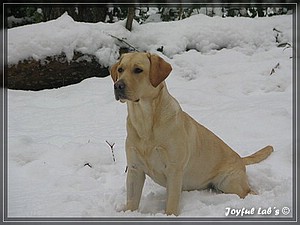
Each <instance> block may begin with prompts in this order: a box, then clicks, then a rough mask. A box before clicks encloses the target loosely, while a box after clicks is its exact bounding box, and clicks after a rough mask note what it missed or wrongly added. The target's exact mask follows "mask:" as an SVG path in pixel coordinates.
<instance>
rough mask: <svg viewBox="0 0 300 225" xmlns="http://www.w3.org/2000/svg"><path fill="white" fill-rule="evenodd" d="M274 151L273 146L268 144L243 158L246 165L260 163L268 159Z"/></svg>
mask: <svg viewBox="0 0 300 225" xmlns="http://www.w3.org/2000/svg"><path fill="white" fill-rule="evenodd" d="M273 151H274V149H273V147H272V146H270V145H268V146H266V147H264V148H262V149H261V150H259V151H257V152H255V153H253V154H252V155H249V156H246V157H244V158H242V159H243V162H244V164H245V165H250V164H255V163H259V162H260V161H262V160H264V159H266V158H267V157H268V156H269V155H271V153H272V152H273Z"/></svg>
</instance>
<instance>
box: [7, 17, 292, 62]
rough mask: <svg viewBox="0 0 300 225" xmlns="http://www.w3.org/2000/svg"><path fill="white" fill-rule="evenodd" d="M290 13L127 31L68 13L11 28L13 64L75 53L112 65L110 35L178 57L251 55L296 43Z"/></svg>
mask: <svg viewBox="0 0 300 225" xmlns="http://www.w3.org/2000/svg"><path fill="white" fill-rule="evenodd" d="M291 27H292V23H291V15H289V16H278V17H270V18H269V17H266V18H255V19H252V18H239V20H236V18H221V17H212V18H211V17H207V16H205V15H201V14H200V15H194V16H191V17H189V18H187V19H184V20H181V21H175V22H160V23H147V24H142V25H139V24H138V23H137V22H134V25H133V31H132V32H129V31H127V30H126V29H125V21H120V22H117V23H114V24H106V23H101V22H99V23H96V24H91V23H82V22H75V21H74V20H73V19H72V18H71V17H70V16H68V15H67V13H65V14H63V15H62V16H61V17H59V18H58V19H56V20H52V21H49V22H45V23H39V24H34V25H27V26H23V27H17V28H12V29H9V31H8V62H9V63H10V64H13V63H17V62H18V61H19V60H23V59H27V58H29V57H33V58H34V59H42V58H44V57H46V56H50V55H58V54H61V53H62V52H64V53H65V54H66V56H67V58H68V59H69V60H71V59H72V57H73V53H74V51H79V52H82V53H88V54H93V55H95V56H97V57H98V59H99V62H100V64H101V65H103V66H110V65H112V64H113V63H114V62H115V61H116V59H117V58H118V57H119V52H118V50H119V46H120V43H118V41H117V40H116V39H114V38H112V37H111V36H110V35H114V36H116V37H118V38H124V39H126V41H127V42H128V43H131V44H132V45H133V46H135V47H136V48H137V49H139V50H140V51H150V52H155V51H156V50H157V49H158V48H160V47H161V46H163V47H164V54H165V55H167V56H168V57H173V56H174V55H175V54H178V53H182V52H184V51H186V50H188V49H196V50H197V51H200V52H202V53H207V52H209V51H211V50H220V49H223V48H242V49H244V50H246V51H248V52H249V54H251V53H252V52H253V51H255V50H257V49H258V48H263V49H265V50H267V49H270V48H271V47H273V46H275V45H276V44H278V43H276V39H275V36H276V35H277V33H276V32H274V31H273V28H276V29H277V30H279V31H281V32H282V33H280V36H279V41H280V42H289V43H291V37H292V34H291Z"/></svg>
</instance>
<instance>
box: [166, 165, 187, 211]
mask: <svg viewBox="0 0 300 225" xmlns="http://www.w3.org/2000/svg"><path fill="white" fill-rule="evenodd" d="M182 178H183V172H182V171H178V170H176V169H175V168H170V169H169V174H168V177H167V204H166V214H167V215H172V214H174V215H176V216H178V214H179V201H180V197H181V190H182Z"/></svg>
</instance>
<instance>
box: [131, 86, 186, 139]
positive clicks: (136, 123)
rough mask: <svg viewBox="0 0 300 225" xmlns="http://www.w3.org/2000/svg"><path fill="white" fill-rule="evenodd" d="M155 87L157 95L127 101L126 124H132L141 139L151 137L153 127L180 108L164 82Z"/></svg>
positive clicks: (156, 126)
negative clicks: (137, 100) (136, 100)
mask: <svg viewBox="0 0 300 225" xmlns="http://www.w3.org/2000/svg"><path fill="white" fill-rule="evenodd" d="M157 88H159V89H158V90H159V91H158V95H157V96H156V97H154V98H145V99H140V101H139V102H127V107H128V118H127V125H128V126H132V128H134V129H135V130H136V132H137V134H138V136H139V137H140V138H141V139H151V135H154V134H153V128H154V127H155V128H156V129H157V128H159V126H160V125H163V123H162V121H166V120H168V119H172V118H173V117H174V116H176V114H177V113H178V111H179V110H181V108H180V105H179V104H178V102H177V101H176V100H175V99H174V98H173V97H172V96H171V95H170V94H169V92H168V90H167V87H166V84H165V82H163V83H161V84H160V85H159V86H158V87H157ZM174 105H175V107H174Z"/></svg>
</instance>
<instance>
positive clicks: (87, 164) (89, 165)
mask: <svg viewBox="0 0 300 225" xmlns="http://www.w3.org/2000/svg"><path fill="white" fill-rule="evenodd" d="M84 166H88V167H90V168H92V166H91V164H89V163H86V164H84Z"/></svg>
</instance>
